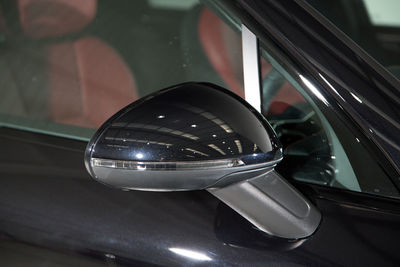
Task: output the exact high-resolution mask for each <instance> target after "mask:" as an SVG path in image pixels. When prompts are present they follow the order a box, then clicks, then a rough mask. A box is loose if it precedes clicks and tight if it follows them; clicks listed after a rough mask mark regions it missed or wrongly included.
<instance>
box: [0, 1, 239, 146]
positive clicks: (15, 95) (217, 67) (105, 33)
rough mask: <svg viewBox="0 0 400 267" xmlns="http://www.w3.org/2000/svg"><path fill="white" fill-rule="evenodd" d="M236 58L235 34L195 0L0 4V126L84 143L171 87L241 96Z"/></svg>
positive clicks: (0, 2)
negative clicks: (216, 88)
mask: <svg viewBox="0 0 400 267" xmlns="http://www.w3.org/2000/svg"><path fill="white" fill-rule="evenodd" d="M241 58H242V57H241V39H240V32H239V31H238V30H237V31H234V30H232V29H231V28H230V27H229V26H228V25H227V24H226V23H225V22H224V21H223V20H221V19H219V18H218V16H217V15H215V13H214V12H213V11H211V10H210V9H209V8H207V7H206V6H204V5H203V4H201V3H199V2H198V1H195V0H190V1H189V0H188V1H174V0H163V1H159V0H135V1H131V0H118V1H107V0H99V1H96V0H85V1H84V4H83V2H82V1H80V0H59V1H55V2H48V1H45V2H43V1H38V0H17V1H7V0H0V94H1V95H2V97H1V98H0V126H6V127H14V128H19V129H24V130H29V131H38V132H44V133H47V134H53V135H59V136H64V137H69V138H75V139H81V140H88V139H89V138H90V136H91V135H92V134H93V132H94V129H96V128H98V127H99V126H100V125H101V124H102V123H103V122H104V121H105V120H106V119H108V118H109V117H110V116H111V115H113V114H114V113H115V112H117V111H118V110H120V109H121V108H122V107H124V106H126V105H127V104H129V103H131V102H133V101H135V100H136V99H138V98H140V97H142V96H145V95H147V94H150V93H152V92H155V91H157V90H159V89H162V88H165V87H168V86H171V85H174V84H178V83H182V82H186V81H208V82H212V83H215V84H218V85H221V86H223V87H225V88H229V89H230V90H232V91H233V92H234V93H236V94H238V95H240V96H242V97H243V96H244V93H243V78H242V72H243V71H242V64H241Z"/></svg>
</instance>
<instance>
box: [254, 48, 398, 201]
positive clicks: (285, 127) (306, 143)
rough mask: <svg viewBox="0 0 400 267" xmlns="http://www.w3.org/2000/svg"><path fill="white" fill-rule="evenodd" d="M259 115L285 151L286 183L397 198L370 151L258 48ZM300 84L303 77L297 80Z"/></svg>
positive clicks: (283, 170)
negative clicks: (329, 120)
mask: <svg viewBox="0 0 400 267" xmlns="http://www.w3.org/2000/svg"><path fill="white" fill-rule="evenodd" d="M261 54H262V55H263V59H262V60H261V77H262V113H263V115H264V116H265V117H266V118H267V119H268V121H269V122H270V123H271V125H272V127H273V128H274V130H275V131H276V133H277V135H278V137H279V139H280V141H281V143H282V145H283V149H284V157H283V160H282V162H281V163H280V164H279V165H278V166H277V168H276V169H277V171H278V172H279V173H281V174H282V175H283V176H284V177H286V178H288V179H294V180H297V181H301V182H307V183H313V184H319V185H323V186H330V187H336V188H342V189H347V190H352V191H357V192H366V193H371V194H378V195H384V196H391V197H399V194H398V192H397V190H396V188H395V187H394V185H393V184H392V183H391V181H390V178H389V177H388V176H387V175H386V174H385V172H384V171H383V170H382V168H381V167H380V166H379V165H378V164H377V163H376V161H375V160H374V159H373V158H372V157H371V156H370V154H369V152H367V151H366V150H365V148H364V147H363V146H362V144H361V143H360V140H358V138H357V137H355V136H354V135H352V134H351V133H350V132H349V131H348V130H346V127H345V126H344V125H342V124H341V123H340V122H337V125H335V126H334V125H332V124H331V123H330V122H328V120H327V119H326V117H325V116H324V114H323V113H322V112H321V111H320V110H319V108H318V107H317V105H316V104H315V103H314V102H313V100H312V99H311V97H310V96H309V95H308V94H307V93H306V91H305V90H303V89H302V87H301V86H300V85H299V84H298V83H297V82H296V81H295V79H293V78H292V77H291V76H290V75H289V74H288V73H287V72H286V71H285V69H284V68H282V67H281V66H280V65H279V64H278V63H277V62H276V61H275V60H274V59H273V58H272V57H271V56H270V55H269V54H268V52H267V50H265V49H261ZM302 78H303V79H304V80H305V79H306V78H305V77H302Z"/></svg>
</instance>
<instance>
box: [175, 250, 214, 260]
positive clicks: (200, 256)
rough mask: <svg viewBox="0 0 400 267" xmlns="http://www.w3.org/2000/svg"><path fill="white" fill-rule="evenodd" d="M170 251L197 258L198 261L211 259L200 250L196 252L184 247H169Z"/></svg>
mask: <svg viewBox="0 0 400 267" xmlns="http://www.w3.org/2000/svg"><path fill="white" fill-rule="evenodd" d="M169 250H170V251H172V252H174V253H176V254H178V255H180V256H183V257H186V258H190V259H193V260H198V261H211V260H212V259H211V258H210V257H208V256H207V255H206V254H204V253H201V252H197V251H194V250H190V249H184V248H169Z"/></svg>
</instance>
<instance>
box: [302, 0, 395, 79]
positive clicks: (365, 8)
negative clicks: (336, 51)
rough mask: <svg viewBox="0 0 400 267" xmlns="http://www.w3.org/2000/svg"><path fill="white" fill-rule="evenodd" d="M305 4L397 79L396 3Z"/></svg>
mask: <svg viewBox="0 0 400 267" xmlns="http://www.w3.org/2000/svg"><path fill="white" fill-rule="evenodd" d="M307 1H308V2H309V3H310V4H311V5H312V6H313V7H314V8H315V9H317V10H318V11H319V12H320V13H321V14H322V15H324V16H325V17H326V18H327V19H329V20H330V21H331V22H332V23H333V24H335V25H336V26H337V27H338V28H339V29H340V30H342V31H343V32H344V33H346V34H347V35H348V36H349V37H350V38H351V39H352V40H353V41H354V42H356V43H357V44H358V45H359V46H361V47H362V48H363V49H364V50H365V51H366V52H367V53H369V54H370V55H371V56H372V57H374V58H375V59H376V60H377V61H378V62H379V63H381V64H382V65H383V66H384V67H385V68H386V69H387V70H388V71H390V72H391V73H392V74H393V75H394V76H395V77H396V78H397V79H400V17H399V15H398V10H399V8H400V2H399V1H397V0H379V1H378V0H324V1H319V0H307Z"/></svg>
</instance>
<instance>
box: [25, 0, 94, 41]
mask: <svg viewBox="0 0 400 267" xmlns="http://www.w3.org/2000/svg"><path fill="white" fill-rule="evenodd" d="M17 8H18V12H19V20H20V24H21V28H22V31H23V32H24V34H25V35H27V36H28V37H31V38H46V37H57V36H61V35H64V34H68V33H74V32H77V31H80V30H82V29H83V28H84V27H86V26H87V25H88V24H89V23H90V22H92V20H93V19H94V17H95V16H96V10H97V0H83V1H82V0H17Z"/></svg>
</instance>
